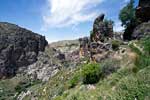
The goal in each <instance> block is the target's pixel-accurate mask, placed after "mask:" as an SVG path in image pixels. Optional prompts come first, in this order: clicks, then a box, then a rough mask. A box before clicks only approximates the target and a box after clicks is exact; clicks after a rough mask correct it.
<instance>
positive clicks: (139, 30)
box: [132, 21, 150, 39]
mask: <svg viewBox="0 0 150 100" xmlns="http://www.w3.org/2000/svg"><path fill="white" fill-rule="evenodd" d="M145 36H150V21H149V22H145V23H142V24H140V25H139V26H137V27H136V28H135V29H134V31H133V34H132V38H134V39H140V38H142V37H145Z"/></svg>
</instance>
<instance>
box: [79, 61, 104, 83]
mask: <svg viewBox="0 0 150 100" xmlns="http://www.w3.org/2000/svg"><path fill="white" fill-rule="evenodd" d="M101 75H102V70H101V67H100V65H99V64H97V63H90V64H86V65H84V66H83V69H82V78H83V83H84V84H94V83H97V82H98V81H99V79H100V77H101Z"/></svg>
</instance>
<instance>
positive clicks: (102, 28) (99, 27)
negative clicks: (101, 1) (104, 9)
mask: <svg viewBox="0 0 150 100" xmlns="http://www.w3.org/2000/svg"><path fill="white" fill-rule="evenodd" d="M104 16H105V15H104V14H101V15H100V16H98V17H97V18H96V19H95V21H94V24H93V33H92V36H91V41H92V42H93V41H95V42H97V41H102V42H103V41H104V38H105V37H108V38H109V37H113V25H112V22H111V21H107V20H105V21H103V20H104Z"/></svg>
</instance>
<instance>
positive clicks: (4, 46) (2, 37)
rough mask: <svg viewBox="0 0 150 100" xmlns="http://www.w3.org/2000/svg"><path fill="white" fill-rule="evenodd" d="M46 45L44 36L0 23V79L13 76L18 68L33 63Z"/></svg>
mask: <svg viewBox="0 0 150 100" xmlns="http://www.w3.org/2000/svg"><path fill="white" fill-rule="evenodd" d="M47 44H48V43H47V41H46V40H45V37H44V36H41V35H38V34H36V33H33V32H31V31H29V30H26V29H24V28H21V27H19V26H17V25H14V24H10V23H5V22H0V78H4V77H10V76H13V75H15V73H16V71H17V69H18V68H19V67H21V66H27V65H29V64H32V63H34V62H35V61H36V60H37V55H38V53H39V51H44V49H45V46H46V45H47Z"/></svg>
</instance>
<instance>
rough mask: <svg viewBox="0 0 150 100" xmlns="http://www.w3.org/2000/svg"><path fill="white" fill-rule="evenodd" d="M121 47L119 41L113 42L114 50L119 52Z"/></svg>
mask: <svg viewBox="0 0 150 100" xmlns="http://www.w3.org/2000/svg"><path fill="white" fill-rule="evenodd" d="M119 46H120V42H119V41H117V40H113V41H112V49H113V50H118V49H119Z"/></svg>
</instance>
